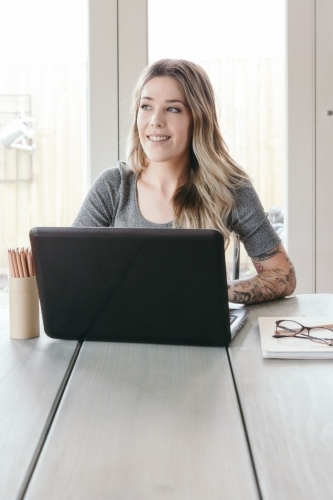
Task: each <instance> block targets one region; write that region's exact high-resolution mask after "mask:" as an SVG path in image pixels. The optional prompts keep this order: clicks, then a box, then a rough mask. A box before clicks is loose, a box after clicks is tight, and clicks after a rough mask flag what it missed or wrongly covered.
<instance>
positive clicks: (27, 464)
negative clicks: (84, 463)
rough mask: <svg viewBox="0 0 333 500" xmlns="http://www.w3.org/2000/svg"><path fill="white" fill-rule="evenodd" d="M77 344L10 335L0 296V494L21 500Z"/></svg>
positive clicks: (8, 499) (4, 302)
mask: <svg viewBox="0 0 333 500" xmlns="http://www.w3.org/2000/svg"><path fill="white" fill-rule="evenodd" d="M76 345H77V342H59V341H57V340H51V339H49V338H48V337H47V336H46V335H45V334H44V333H42V334H41V336H40V337H38V338H36V339H31V340H13V339H11V338H10V337H9V315H8V295H7V294H4V293H1V294H0V356H1V357H0V498H1V500H11V499H16V498H21V497H22V494H23V492H24V490H25V488H26V485H27V484H28V482H29V480H30V476H31V474H32V471H33V468H34V465H35V462H36V460H37V458H38V455H39V453H40V450H41V448H42V446H43V444H44V440H45V437H46V435H47V433H48V430H49V426H50V424H51V422H52V419H53V416H54V413H55V411H56V409H57V406H58V403H59V401H60V398H61V395H62V392H63V389H64V386H65V384H66V382H67V379H68V377H69V373H70V366H71V362H72V363H73V362H74V359H75V356H74V353H75V348H76Z"/></svg>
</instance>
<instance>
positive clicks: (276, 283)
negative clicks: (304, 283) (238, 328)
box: [233, 247, 296, 304]
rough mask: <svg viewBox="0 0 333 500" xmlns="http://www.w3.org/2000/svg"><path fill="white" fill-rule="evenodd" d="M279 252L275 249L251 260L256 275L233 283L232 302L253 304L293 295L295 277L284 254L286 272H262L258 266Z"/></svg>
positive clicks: (292, 267) (293, 270)
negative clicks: (287, 265) (286, 264)
mask: <svg viewBox="0 0 333 500" xmlns="http://www.w3.org/2000/svg"><path fill="white" fill-rule="evenodd" d="M279 252H280V250H279V248H278V247H277V248H275V249H273V250H271V251H270V252H268V253H266V254H263V255H259V256H257V257H255V258H252V260H253V261H255V267H256V270H257V272H258V275H257V276H254V277H253V278H250V279H248V280H244V281H242V280H239V281H236V282H234V283H233V288H234V290H233V292H234V298H233V302H236V303H239V304H255V303H258V302H264V301H266V300H273V299H278V298H282V297H285V296H286V295H290V294H292V293H293V291H294V290H295V287H296V275H295V269H294V266H293V265H292V263H291V261H290V259H289V257H288V255H287V254H285V257H286V260H287V262H288V264H289V269H287V270H286V271H284V270H282V269H277V270H273V271H263V268H262V266H261V265H260V261H263V260H267V259H269V258H271V257H273V256H274V255H276V254H277V253H279ZM268 255H269V256H268Z"/></svg>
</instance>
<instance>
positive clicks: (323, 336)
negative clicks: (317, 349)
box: [310, 328, 333, 342]
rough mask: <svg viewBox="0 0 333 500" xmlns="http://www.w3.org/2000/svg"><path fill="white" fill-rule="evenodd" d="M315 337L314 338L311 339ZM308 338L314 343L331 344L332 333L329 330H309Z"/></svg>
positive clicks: (332, 339)
mask: <svg viewBox="0 0 333 500" xmlns="http://www.w3.org/2000/svg"><path fill="white" fill-rule="evenodd" d="M313 337H315V338H313ZM310 338H311V340H314V341H315V342H316V341H317V342H332V341H333V332H332V331H331V330H327V329H326V328H311V330H310Z"/></svg>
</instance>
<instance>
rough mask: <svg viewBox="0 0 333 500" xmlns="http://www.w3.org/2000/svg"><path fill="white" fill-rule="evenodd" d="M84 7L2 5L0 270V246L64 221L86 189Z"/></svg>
mask: <svg viewBox="0 0 333 500" xmlns="http://www.w3.org/2000/svg"><path fill="white" fill-rule="evenodd" d="M87 10H88V9H87V4H86V2H82V1H81V0H66V1H64V0H59V1H57V2H52V1H51V0H31V1H30V2H26V1H24V0H7V1H6V2H3V5H2V9H1V16H0V44H1V47H2V48H3V49H2V50H1V56H0V143H1V144H0V200H1V201H0V204H1V205H0V242H1V244H0V268H1V269H2V272H0V274H2V275H4V273H5V272H6V268H7V248H9V247H17V246H19V247H21V246H28V245H29V230H30V229H31V228H32V227H33V226H66V225H70V224H71V222H72V221H73V219H74V217H75V215H76V213H77V211H78V208H79V206H80V204H81V202H82V199H83V196H84V195H85V193H86V190H87V76H86V74H87V46H88V43H87ZM4 47H5V49H4ZM31 119H33V121H30V120H31ZM0 287H1V282H0Z"/></svg>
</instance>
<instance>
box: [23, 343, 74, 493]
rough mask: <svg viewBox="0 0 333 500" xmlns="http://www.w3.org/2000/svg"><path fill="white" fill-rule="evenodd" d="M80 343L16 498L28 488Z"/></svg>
mask: <svg viewBox="0 0 333 500" xmlns="http://www.w3.org/2000/svg"><path fill="white" fill-rule="evenodd" d="M82 344H83V342H82V341H78V343H77V345H76V348H75V351H74V353H73V355H72V358H71V360H70V363H69V365H68V367H67V370H66V372H65V375H64V378H63V379H62V382H61V384H60V387H59V389H58V392H57V394H56V397H55V399H54V402H53V404H52V407H51V410H50V413H49V416H48V418H47V420H46V422H45V425H44V428H43V431H42V433H41V437H40V438H39V441H38V443H37V446H36V449H35V452H34V454H33V456H32V459H31V461H30V464H29V466H28V469H27V472H26V474H25V476H24V479H23V481H22V485H21V487H20V489H19V492H18V494H17V497H16V500H23V499H24V496H25V494H26V491H27V489H28V486H29V483H30V480H31V478H32V475H33V473H34V470H35V468H36V465H37V462H38V459H39V456H40V454H41V452H42V449H43V447H44V444H45V441H46V438H47V436H48V434H49V431H50V428H51V426H52V423H53V420H54V417H55V416H56V413H57V410H58V407H59V404H60V401H61V399H62V397H63V394H64V392H65V389H66V387H67V384H68V382H69V379H70V377H71V374H72V371H73V368H74V366H75V363H76V360H77V358H78V356H79V353H80V350H81V347H82Z"/></svg>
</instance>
